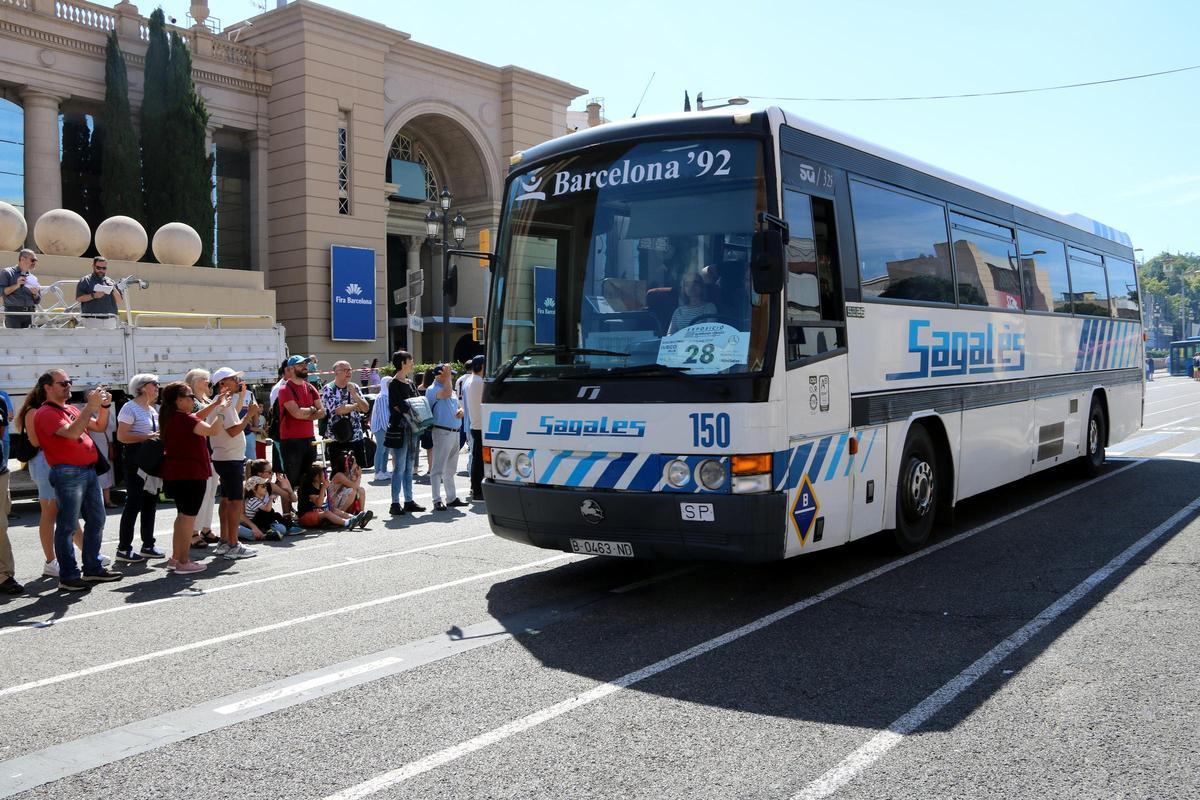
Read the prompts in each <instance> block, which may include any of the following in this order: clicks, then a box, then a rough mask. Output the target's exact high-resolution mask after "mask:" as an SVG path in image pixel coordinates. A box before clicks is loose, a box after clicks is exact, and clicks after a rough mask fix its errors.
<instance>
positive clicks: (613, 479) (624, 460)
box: [596, 453, 637, 489]
mask: <svg viewBox="0 0 1200 800" xmlns="http://www.w3.org/2000/svg"><path fill="white" fill-rule="evenodd" d="M635 458H637V453H621V455H619V456H617V457H616V458H615V459H613V461H612V463H611V464H609V465H608V466H607V467H605V468H604V472H602V473H600V477H599V478H597V479H596V488H597V489H611V488H613V487H614V486H616V485H617V481H619V480H621V476H622V475H624V474H625V470H626V469H628V468H629V465H630V464H631V463H633V459H635Z"/></svg>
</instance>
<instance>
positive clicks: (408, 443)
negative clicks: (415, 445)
mask: <svg viewBox="0 0 1200 800" xmlns="http://www.w3.org/2000/svg"><path fill="white" fill-rule="evenodd" d="M412 442H413V438H412V437H411V436H408V437H406V439H405V443H404V447H382V446H381V447H380V448H379V449H380V450H381V451H387V453H388V454H389V455H391V457H392V502H393V503H399V502H400V490H401V489H404V502H406V503H411V502H412V501H413V460H412V457H411V456H410V455H409V453H408V451H409V449H411V447H412ZM385 463H386V462H385Z"/></svg>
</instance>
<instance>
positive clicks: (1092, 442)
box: [1088, 417, 1100, 456]
mask: <svg viewBox="0 0 1200 800" xmlns="http://www.w3.org/2000/svg"><path fill="white" fill-rule="evenodd" d="M1098 452H1100V425H1099V423H1098V422H1096V418H1095V417H1092V419H1091V420H1090V421H1089V422H1088V455H1089V456H1090V455H1095V454H1096V453H1098Z"/></svg>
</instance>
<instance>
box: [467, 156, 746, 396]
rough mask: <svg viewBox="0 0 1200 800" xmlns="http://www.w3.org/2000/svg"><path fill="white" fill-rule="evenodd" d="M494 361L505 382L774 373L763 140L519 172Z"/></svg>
mask: <svg viewBox="0 0 1200 800" xmlns="http://www.w3.org/2000/svg"><path fill="white" fill-rule="evenodd" d="M506 203H507V209H506V214H505V225H504V228H503V229H502V230H501V232H500V236H499V241H498V244H499V248H498V261H499V263H498V265H497V274H496V278H495V291H496V296H495V302H494V304H493V309H492V315H493V322H492V324H491V325H490V326H489V327H490V330H492V331H494V332H495V333H494V334H493V335H491V336H489V339H490V341H491V344H490V346H491V352H490V354H489V356H490V357H489V359H488V363H489V364H490V365H491V369H492V372H493V374H496V372H498V371H499V370H501V369H504V370H505V372H504V375H505V377H506V378H507V379H511V380H519V379H522V378H525V379H534V378H556V377H576V376H578V377H583V376H585V375H587V376H595V377H602V376H613V377H617V376H634V375H654V374H656V373H664V374H666V373H674V374H683V375H721V374H738V373H741V374H744V373H749V372H759V371H761V370H762V369H763V364H764V358H765V353H766V345H767V339H768V334H769V313H768V311H769V305H768V297H767V296H766V295H760V294H756V293H755V292H754V291H753V289H752V288H751V280H750V274H749V265H750V250H751V242H752V239H753V236H754V233H755V230H756V225H757V221H758V219H759V214H760V212H765V211H766V210H767V209H766V193H765V188H764V180H763V150H762V143H761V141H759V140H757V139H750V138H746V139H734V138H729V139H724V138H722V139H715V138H698V139H682V140H680V139H677V140H672V141H648V142H640V143H636V144H630V143H628V142H624V143H619V144H614V145H610V146H602V147H595V148H589V149H587V150H585V151H581V152H579V153H574V154H568V155H564V156H563V157H561V158H560V159H558V160H556V161H554V162H552V163H549V164H544V165H542V166H540V167H538V168H536V169H532V170H529V171H527V172H525V173H521V174H518V175H516V176H514V178H513V179H512V181H511V182H510V183H509V188H508V193H507V198H506ZM510 362H511V363H510Z"/></svg>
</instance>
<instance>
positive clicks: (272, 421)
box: [267, 385, 288, 442]
mask: <svg viewBox="0 0 1200 800" xmlns="http://www.w3.org/2000/svg"><path fill="white" fill-rule="evenodd" d="M286 388H288V387H287V386H286V385H285V386H283V387H282V388H280V390H279V391H278V392H276V393H275V402H274V403H271V407H270V408H268V409H267V438H269V439H270V440H271V441H273V442H278V441H279V440H280V434H279V412H280V411H282V410H283V409H282V407H281V406H280V405H279V395H281V394H283V390H284V389H286Z"/></svg>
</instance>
